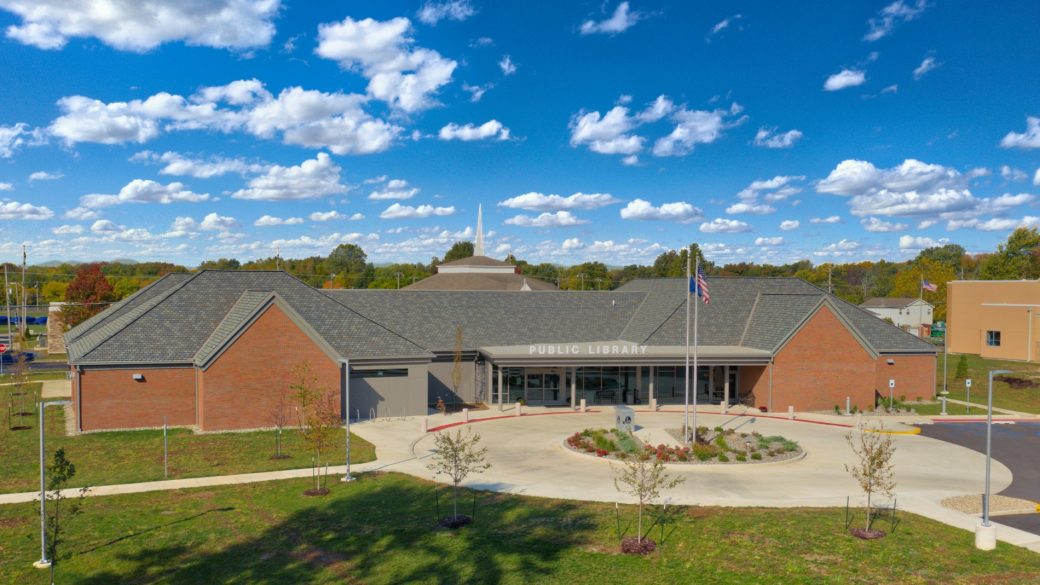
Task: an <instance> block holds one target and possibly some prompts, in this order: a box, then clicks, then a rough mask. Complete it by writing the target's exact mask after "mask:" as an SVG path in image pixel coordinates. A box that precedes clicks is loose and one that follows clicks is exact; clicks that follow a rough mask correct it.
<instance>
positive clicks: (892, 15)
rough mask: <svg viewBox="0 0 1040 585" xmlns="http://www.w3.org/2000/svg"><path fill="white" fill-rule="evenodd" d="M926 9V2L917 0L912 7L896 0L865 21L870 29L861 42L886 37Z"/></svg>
mask: <svg viewBox="0 0 1040 585" xmlns="http://www.w3.org/2000/svg"><path fill="white" fill-rule="evenodd" d="M926 8H928V2H927V0H917V2H914V3H913V4H912V5H908V4H907V3H906V2H904V0H896V1H895V2H893V3H891V4H889V5H887V6H885V7H884V8H882V9H881V12H879V13H878V15H877V16H875V17H874V18H871V19H870V20H869V21H867V24H868V26H869V27H870V28H869V30H867V34H866V35H864V36H863V40H865V41H876V40H878V39H881V38H884V37H886V36H888V35H889V34H890V33H891V32H892V29H894V28H895V27H896V25H898V24H901V23H904V22H910V21H911V20H914V19H915V18H917V17H918V16H920V15H921V13H923V12H924V11H925V9H926Z"/></svg>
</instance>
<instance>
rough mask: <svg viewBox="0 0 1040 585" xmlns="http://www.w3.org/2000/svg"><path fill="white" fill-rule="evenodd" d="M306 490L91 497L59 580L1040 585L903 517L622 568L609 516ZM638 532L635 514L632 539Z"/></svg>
mask: <svg viewBox="0 0 1040 585" xmlns="http://www.w3.org/2000/svg"><path fill="white" fill-rule="evenodd" d="M307 485H308V480H290V481H282V482H268V483H261V484H252V485H245V486H228V487H220V488H214V489H197V490H182V491H176V492H163V493H153V494H136V495H129V496H113V497H104V498H91V499H88V500H87V501H86V502H85V506H84V513H83V514H82V515H81V516H79V517H77V518H75V519H74V520H73V523H72V524H70V525H69V532H68V539H67V540H66V541H65V542H66V543H67V544H66V547H65V549H64V553H63V554H62V556H61V560H60V562H59V565H58V567H59V569H58V576H59V579H58V582H59V583H83V584H97V585H101V584H104V585H107V584H110V583H164V584H175V585H176V584H183V585H189V584H191V585H195V584H199V583H243V584H244V583H265V584H276V583H285V584H297V583H368V584H381V583H386V584H394V583H430V584H454V583H507V584H508V583H517V584H520V583H524V584H526V583H568V584H572V583H573V584H583V583H588V584H595V585H601V584H606V583H634V584H640V583H741V584H743V583H835V584H838V583H841V584H845V583H864V584H866V583H871V584H873V583H914V584H917V583H944V584H945V583H1015V584H1029V583H1040V557H1038V556H1037V555H1036V554H1035V553H1032V552H1029V551H1027V550H1025V549H1020V548H1017V547H1013V546H1010V545H1006V544H1003V543H1001V544H999V545H998V547H997V550H995V551H993V552H980V551H978V550H975V548H974V546H973V535H972V533H971V532H968V531H964V530H958V529H955V528H951V527H948V526H946V525H943V524H940V523H938V522H934V521H932V520H928V519H925V518H922V517H919V516H914V515H911V514H905V513H904V514H900V515H899V519H900V521H899V524H898V525H897V527H896V530H895V532H894V533H893V534H890V535H889V536H888V537H886V538H883V539H881V540H879V541H873V542H867V541H862V540H859V539H856V538H854V537H852V536H849V535H848V534H847V533H846V532H845V530H844V510H843V509H787V510H776V509H760V508H700V507H691V508H683V509H680V510H679V511H680V514H679V518H678V522H677V523H676V524H675V525H674V527H675V529H674V531H673V532H671V533H670V535H669V536H668V537H667V538H666V539H665V541H664V546H663V547H662V549H661V552H660V554H657V555H652V556H649V557H645V558H637V557H632V556H627V555H625V556H623V555H620V554H617V552H616V551H617V549H618V545H617V538H616V536H615V534H616V533H615V513H614V506H613V505H610V504H596V503H582V502H572V501H562V500H549V499H540V498H526V497H522V496H508V495H496V494H487V493H481V494H479V495H478V500H477V501H478V506H477V514H476V519H477V521H476V524H475V525H472V526H469V527H466V528H463V529H461V530H460V531H458V532H456V533H451V532H448V531H446V530H443V529H439V528H438V527H437V525H436V522H435V518H436V513H435V507H434V486H433V484H431V483H428V482H424V481H421V480H417V479H413V478H410V477H407V476H403V475H397V474H386V475H379V474H373V475H365V476H362V477H361V478H360V479H359V480H358V481H356V482H354V483H352V484H347V485H344V484H340V483H335V484H333V485H331V489H332V494H331V495H329V496H326V497H322V498H307V497H304V496H303V495H302V491H303V490H304V489H305V488H306V486H307ZM442 489H443V487H442ZM446 498H447V496H446V495H443V496H442V499H441V502H442V503H441V505H442V510H441V512H442V514H446V513H447V512H446V506H447V504H448V502H447V499H446ZM471 498H472V493H471V492H466V491H463V492H462V499H463V501H464V502H465V504H466V507H467V508H469V507H470V505H471V502H472V499H471ZM633 520H634V508H633V507H631V506H624V507H622V526H623V527H624V526H629V527H630V526H631V522H632V521H633ZM879 527H882V528H887V524H886V525H885V526H879ZM37 530H38V524H37V516H36V515H35V514H34V509H33V506H32V505H30V504H26V505H18V506H3V507H0V582H3V583H22V584H32V583H45V575H44V571H38V570H36V569H33V568H32V566H31V562H32V561H34V560H36V559H37V558H38V557H39V541H38V540H37V539H38V536H37ZM628 534H632V529H631V528H629V529H628ZM654 536H655V537H656V536H658V535H657V533H656V531H655V534H654Z"/></svg>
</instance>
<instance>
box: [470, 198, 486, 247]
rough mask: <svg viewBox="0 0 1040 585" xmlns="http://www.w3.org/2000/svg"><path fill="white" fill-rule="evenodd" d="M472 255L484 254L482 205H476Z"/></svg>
mask: <svg viewBox="0 0 1040 585" xmlns="http://www.w3.org/2000/svg"><path fill="white" fill-rule="evenodd" d="M473 255H474V256H483V255H484V206H483V205H477V241H476V243H474V244H473Z"/></svg>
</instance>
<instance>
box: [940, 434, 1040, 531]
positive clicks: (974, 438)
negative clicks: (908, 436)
mask: <svg viewBox="0 0 1040 585" xmlns="http://www.w3.org/2000/svg"><path fill="white" fill-rule="evenodd" d="M921 434H922V435H924V436H926V437H931V438H933V439H939V440H942V441H946V442H948V443H954V444H956V445H961V446H963V447H967V448H969V449H973V450H975V451H978V452H980V453H985V452H986V424H985V423H936V424H932V425H921ZM1038 454H1040V423H1023V422H1015V423H1014V424H994V425H993V458H994V459H996V460H998V461H1000V462H1001V463H1003V464H1004V465H1006V466H1007V467H1008V469H1010V470H1011V473H1012V475H1013V479H1012V481H1011V485H1010V486H1008V488H1007V489H1006V490H1004V491H1002V492H1000V495H1003V496H1008V497H1012V498H1022V499H1023V500H1030V501H1033V502H1040V465H1038V463H1037V460H1038ZM972 471H973V472H975V473H977V472H978V471H980V470H972ZM1003 518H1005V517H1002V520H1001V521H1003ZM1038 525H1040V522H1038ZM1038 528H1040V526H1038Z"/></svg>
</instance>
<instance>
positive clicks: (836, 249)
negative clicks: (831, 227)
mask: <svg viewBox="0 0 1040 585" xmlns="http://www.w3.org/2000/svg"><path fill="white" fill-rule="evenodd" d="M904 237H906V236H904ZM859 247H860V245H859V242H855V241H852V240H849V239H842V240H841V241H839V242H835V243H833V244H829V245H827V246H824V247H823V248H822V249H820V250H817V251H816V252H814V253H813V254H814V255H816V256H852V255H853V254H854V253H855V252H856V250H859Z"/></svg>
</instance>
